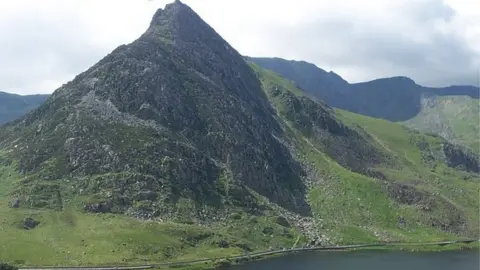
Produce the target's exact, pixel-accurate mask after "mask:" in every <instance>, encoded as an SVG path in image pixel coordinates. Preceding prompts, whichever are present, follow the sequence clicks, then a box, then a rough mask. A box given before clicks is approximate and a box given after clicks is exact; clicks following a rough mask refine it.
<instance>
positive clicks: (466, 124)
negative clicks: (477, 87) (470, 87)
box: [404, 96, 480, 152]
mask: <svg viewBox="0 0 480 270" xmlns="http://www.w3.org/2000/svg"><path fill="white" fill-rule="evenodd" d="M404 124H406V125H407V126H409V127H412V128H415V129H417V130H420V131H422V132H431V133H436V134H439V135H441V136H442V137H444V138H446V139H448V140H451V141H453V142H455V143H458V144H461V145H464V146H466V147H469V148H470V149H472V150H474V151H476V152H478V151H480V137H479V134H480V103H479V100H478V99H475V98H472V97H469V96H436V97H435V96H433V97H428V98H424V99H423V100H422V109H421V111H420V113H419V114H418V115H416V116H415V117H414V118H412V119H410V120H408V121H405V122H404Z"/></svg>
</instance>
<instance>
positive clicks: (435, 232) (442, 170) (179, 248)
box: [0, 65, 480, 265]
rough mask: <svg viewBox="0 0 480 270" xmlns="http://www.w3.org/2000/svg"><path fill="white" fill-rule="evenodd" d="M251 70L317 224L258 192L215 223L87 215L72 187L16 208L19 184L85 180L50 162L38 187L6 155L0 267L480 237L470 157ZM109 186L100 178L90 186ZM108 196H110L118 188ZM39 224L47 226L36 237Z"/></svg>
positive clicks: (1, 176) (0, 188) (0, 198)
mask: <svg viewBox="0 0 480 270" xmlns="http://www.w3.org/2000/svg"><path fill="white" fill-rule="evenodd" d="M251 67H252V68H253V69H254V70H255V71H256V73H257V75H258V76H259V79H260V82H261V83H262V89H263V90H264V92H265V94H266V95H267V97H268V99H269V101H270V103H271V105H272V107H273V108H274V113H275V115H274V116H275V117H276V119H277V121H278V122H279V123H280V124H281V128H282V129H283V131H284V133H285V134H286V138H287V141H285V142H283V143H284V144H285V145H287V147H288V148H289V149H290V150H291V151H292V152H293V153H294V154H295V158H296V159H297V160H298V161H299V162H301V164H302V166H303V167H304V168H306V176H305V179H304V181H305V182H306V183H307V186H308V195H307V197H308V203H309V204H310V206H311V209H312V212H313V217H312V218H311V219H309V218H305V217H304V218H300V217H299V216H298V215H295V214H294V213H291V212H289V211H287V210H285V209H282V208H280V207H278V205H276V204H272V203H270V202H269V201H268V200H267V199H266V198H265V197H262V196H260V195H259V194H257V193H255V192H253V191H251V190H250V193H251V194H252V195H253V196H254V197H255V201H256V204H255V205H257V207H258V208H259V209H261V210H262V211H261V214H258V213H256V212H255V211H252V212H248V211H245V210H240V209H237V210H238V211H232V212H230V213H228V215H227V216H225V217H224V218H223V219H219V220H211V222H210V223H209V224H208V225H199V224H197V223H193V222H192V221H191V220H185V221H184V222H183V223H181V222H179V221H177V222H179V223H174V222H172V221H162V220H159V219H157V220H155V221H147V220H139V219H133V218H131V217H127V216H125V215H122V214H113V213H88V212H85V211H84V208H83V199H84V198H83V197H82V195H81V192H80V194H78V193H77V194H75V195H74V193H72V194H69V193H68V192H64V191H62V192H63V193H62V196H58V197H59V198H60V201H61V207H60V208H58V209H49V208H44V207H40V206H37V207H28V208H23V207H20V208H14V207H11V206H12V203H13V204H14V202H15V194H16V192H17V191H18V190H19V184H21V185H22V188H25V187H30V188H32V190H30V193H31V194H35V193H38V194H39V195H41V194H43V195H45V196H46V197H44V198H47V199H51V200H55V199H58V198H57V197H55V196H56V195H55V194H59V193H55V190H53V192H50V191H52V190H49V189H48V187H49V185H52V186H53V185H58V184H61V185H63V187H62V188H64V189H65V190H68V188H71V189H73V187H74V186H75V185H74V183H71V182H70V181H73V180H70V179H66V178H65V179H60V180H56V182H49V181H50V180H49V178H48V172H49V171H48V170H49V167H48V166H45V167H43V168H42V169H41V170H40V173H39V174H36V175H35V176H33V178H34V177H42V178H43V180H42V183H43V184H42V188H41V189H38V190H37V189H35V186H34V185H31V186H29V185H28V183H29V181H30V182H31V181H32V179H33V178H32V176H30V177H29V178H28V177H27V178H25V176H24V175H22V174H20V173H19V172H18V170H17V168H18V166H17V163H16V162H17V160H15V159H13V160H12V159H11V158H10V156H9V153H6V152H2V155H1V157H2V158H1V160H0V164H1V169H0V260H7V261H9V262H12V263H16V264H26V265H55V264H57V265H65V264H69V265H86V264H88V265H91V264H96V265H101V264H127V263H131V264H134V263H137V264H138V263H145V262H163V261H176V260H186V259H195V258H204V257H216V256H224V255H232V254H242V253H243V252H246V251H254V250H262V249H268V248H270V247H273V248H276V247H292V246H295V245H303V244H305V243H307V242H309V241H307V239H309V238H310V239H311V238H312V236H314V238H316V240H315V242H316V244H342V243H359V242H373V241H392V240H400V241H430V240H443V239H457V238H459V237H478V232H479V228H480V227H479V213H478V204H479V198H478V194H479V192H480V186H479V176H478V173H477V172H474V170H475V168H474V167H472V166H471V165H468V164H470V163H468V162H467V161H468V160H469V159H468V154H464V155H463V156H462V155H459V156H460V157H461V158H463V159H461V160H460V161H458V160H457V161H458V162H456V163H454V162H452V161H451V159H452V157H451V156H449V155H450V154H449V153H451V152H452V151H450V152H448V151H445V147H446V145H448V144H447V142H446V141H445V140H443V139H442V138H440V137H437V136H429V135H424V134H421V133H418V132H415V131H413V130H410V129H407V128H405V127H404V126H402V125H399V124H394V123H390V122H388V121H385V120H379V119H374V118H370V117H366V116H360V115H356V114H353V113H349V112H345V111H341V110H333V109H330V108H328V107H326V106H325V105H324V104H322V103H319V102H316V101H313V100H311V99H309V98H308V97H306V96H304V95H303V93H302V91H300V90H299V89H297V88H296V87H295V86H294V85H293V84H291V83H290V82H288V81H286V80H284V79H282V78H281V77H279V76H278V75H276V74H275V73H272V72H269V71H265V70H261V69H259V68H258V67H256V66H254V65H251ZM454 153H457V152H454ZM459 153H463V152H459ZM457 154H458V153H457ZM455 157H457V156H455ZM457 158H458V157H457ZM464 160H466V161H464ZM453 164H456V167H453ZM465 164H466V165H465ZM47 165H48V164H47ZM457 165H458V166H457ZM462 166H463V167H462ZM472 170H473V171H472ZM102 179H103V178H102ZM112 179H116V178H112ZM99 180H101V179H98V178H94V177H92V178H91V179H90V182H98V181H99ZM104 180H105V179H104ZM107 180H108V179H107ZM25 183H27V185H25ZM94 188H95V186H94ZM98 190H99V191H97V192H102V195H104V196H108V195H105V194H106V193H108V192H111V190H110V191H109V190H105V191H103V190H101V189H98ZM104 193H105V194H104ZM99 194H100V193H99ZM134 203H136V202H134ZM186 203H187V205H185V207H186V209H187V210H188V209H190V208H189V205H188V202H186ZM138 207H139V208H141V205H138ZM232 209H234V210H235V208H232ZM257 210H258V209H257ZM29 217H30V218H33V219H34V220H36V221H39V222H40V223H39V224H38V226H37V227H36V228H34V229H30V230H26V229H25V228H24V225H25V218H29Z"/></svg>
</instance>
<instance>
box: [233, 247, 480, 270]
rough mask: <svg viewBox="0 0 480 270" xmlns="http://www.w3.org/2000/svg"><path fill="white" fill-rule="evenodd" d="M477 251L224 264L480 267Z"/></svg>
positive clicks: (430, 269)
mask: <svg viewBox="0 0 480 270" xmlns="http://www.w3.org/2000/svg"><path fill="white" fill-rule="evenodd" d="M479 260H480V255H479V253H478V251H452V252H428V253H426V252H397V251H391V252H378V251H355V252H305V253H297V254H291V255H287V256H283V257H276V258H271V259H267V260H260V261H253V262H250V263H247V264H244V265H236V266H231V267H227V268H225V269H228V270H268V269H272V270H287V269H288V270H319V269H326V270H343V269H355V270H384V269H386V270H479V269H480V262H479Z"/></svg>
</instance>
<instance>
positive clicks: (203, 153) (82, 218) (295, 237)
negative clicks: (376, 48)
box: [0, 1, 479, 265]
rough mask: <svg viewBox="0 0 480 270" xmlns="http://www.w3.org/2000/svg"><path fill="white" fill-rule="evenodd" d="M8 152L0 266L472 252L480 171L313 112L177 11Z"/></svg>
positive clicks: (89, 74)
mask: <svg viewBox="0 0 480 270" xmlns="http://www.w3.org/2000/svg"><path fill="white" fill-rule="evenodd" d="M0 149H1V150H0V216H2V217H5V218H4V219H2V220H0V239H3V240H0V259H7V260H9V261H13V260H16V261H20V262H21V263H22V264H37V265H39V264H49V265H51V264H71V263H72V261H73V262H74V263H75V264H78V265H82V264H98V263H104V264H108V263H119V262H120V261H123V262H128V263H138V262H145V261H151V262H156V261H165V260H181V259H191V258H198V257H212V256H225V255H228V254H239V253H241V252H249V251H252V250H258V249H268V248H273V247H275V248H278V247H292V246H297V245H304V244H333V243H355V242H357V243H358V242H365V241H384V240H408V241H417V240H432V239H439V238H458V237H465V236H468V237H477V236H478V229H479V224H478V211H477V210H478V209H477V206H478V203H479V200H478V196H477V195H478V192H479V175H478V171H479V164H478V159H477V158H478V157H477V156H475V155H474V154H472V153H469V152H467V151H464V150H463V149H460V148H458V147H455V146H454V145H451V144H449V143H448V142H447V141H445V140H443V139H441V138H440V137H436V136H430V135H424V134H422V133H418V132H414V131H412V130H409V129H407V128H404V127H402V126H400V125H397V124H393V123H390V122H387V121H384V120H379V119H374V118H368V117H363V116H360V115H356V114H352V113H348V112H345V111H338V110H334V109H332V108H330V107H329V106H327V105H326V104H325V103H323V102H320V101H316V100H312V99H310V98H309V97H308V96H306V95H305V94H304V93H303V92H302V91H301V90H300V89H298V88H297V87H296V86H295V85H293V84H292V83H291V82H289V81H287V80H285V79H283V78H281V77H280V76H279V75H277V74H275V73H273V72H270V71H267V70H263V69H261V68H259V67H258V66H256V65H254V64H252V63H247V62H245V61H244V59H243V58H242V57H241V56H240V55H239V54H238V53H237V52H236V51H235V50H234V49H233V48H232V47H231V46H230V45H229V44H228V43H227V42H225V41H224V40H223V39H222V38H221V37H220V36H219V35H218V34H217V33H216V32H215V31H214V30H213V29H212V28H210V27H209V26H208V25H207V24H206V23H205V22H204V21H202V20H201V18H200V17H199V16H198V15H197V14H195V12H194V11H192V10H191V9H190V8H189V7H188V6H186V5H184V4H182V3H181V2H179V1H175V3H172V4H169V5H167V6H166V7H165V9H161V10H158V11H157V13H156V14H155V15H154V17H153V19H152V23H151V25H150V27H149V28H148V30H147V31H146V32H145V33H144V34H143V35H142V36H141V37H140V38H139V39H137V40H136V41H134V42H132V43H131V44H128V45H122V46H120V47H118V48H117V49H115V50H114V51H113V52H112V53H110V54H109V55H107V56H106V57H105V58H104V59H102V60H101V61H100V62H98V63H97V64H95V65H93V66H92V67H91V68H90V69H88V70H87V71H85V72H83V73H81V74H80V75H78V76H77V77H75V78H74V79H73V80H72V81H71V82H69V83H67V84H65V85H64V86H62V87H61V88H59V89H57V90H56V91H55V92H54V93H53V94H52V95H51V96H50V97H49V98H48V99H47V100H46V102H45V103H44V104H42V105H41V106H40V107H39V108H37V109H36V110H34V111H32V112H30V113H28V114H27V115H25V116H24V117H22V118H21V119H18V120H16V121H14V122H10V123H8V124H7V125H6V126H4V127H2V128H1V129H0ZM26 224H27V225H29V224H35V227H34V228H31V229H30V230H25V229H24V228H25V226H26ZM27 227H28V228H30V227H32V226H27ZM2 241H3V242H2ZM7 243H8V245H7ZM32 254H34V256H33V255H32Z"/></svg>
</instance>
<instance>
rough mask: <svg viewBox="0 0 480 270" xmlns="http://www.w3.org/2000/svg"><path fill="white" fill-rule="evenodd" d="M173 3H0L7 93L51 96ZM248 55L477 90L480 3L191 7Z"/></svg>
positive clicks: (203, 0)
mask: <svg viewBox="0 0 480 270" xmlns="http://www.w3.org/2000/svg"><path fill="white" fill-rule="evenodd" d="M168 2H170V1H165V0H154V1H148V0H42V1H38V0H2V1H0V60H1V65H0V90H3V91H10V92H17V93H24V94H26V93H39V92H42V93H49V92H52V91H53V90H55V88H56V87H58V86H60V85H61V84H62V83H64V82H66V81H68V80H70V79H72V78H73V77H74V76H75V75H76V74H78V73H80V72H82V71H84V70H85V69H87V68H88V67H90V66H91V65H93V64H94V63H95V62H97V61H98V60H99V59H101V58H102V57H103V56H104V55H106V54H107V53H109V52H110V51H111V50H113V49H114V48H115V47H117V46H118V45H120V44H124V43H129V42H131V41H133V40H134V39H136V38H137V37H138V36H140V35H141V33H143V31H145V30H146V28H147V27H148V24H149V22H150V19H151V17H152V15H153V13H154V12H155V11H156V9H157V8H160V7H161V8H163V7H164V5H165V4H166V3H168ZM183 2H184V3H186V4H188V5H190V6H191V7H192V8H193V9H194V10H195V11H196V12H197V13H198V14H199V15H200V16H201V17H202V18H203V19H205V20H206V21H207V23H209V24H210V25H212V27H213V28H215V29H216V30H217V31H218V32H219V33H220V34H221V35H222V36H223V37H224V38H225V39H226V40H227V41H228V42H229V43H230V44H232V45H233V46H234V47H235V48H236V49H237V50H238V51H240V52H241V53H242V54H244V55H249V56H278V57H283V58H288V59H298V60H306V61H309V62H313V63H315V64H317V65H318V66H320V67H322V68H324V69H332V70H334V71H336V72H337V73H339V74H340V75H342V76H343V77H344V78H346V79H347V80H349V81H361V80H369V79H374V78H377V77H384V76H395V75H406V76H409V77H412V78H413V79H414V80H416V81H417V82H420V83H427V84H431V85H444V84H459V83H474V82H475V80H476V69H477V68H478V66H479V65H480V20H478V18H479V17H480V9H479V8H477V3H476V2H477V0H445V1H441V0H398V1H385V0H370V1H368V0H363V1H358V0H337V1H327V0H317V1H312V0H295V1H287V0H282V1H278V0H261V1H258V0H242V1H241V0H228V1H225V0H184V1H183Z"/></svg>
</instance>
